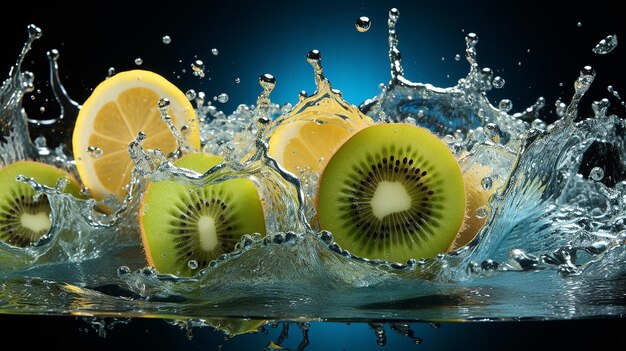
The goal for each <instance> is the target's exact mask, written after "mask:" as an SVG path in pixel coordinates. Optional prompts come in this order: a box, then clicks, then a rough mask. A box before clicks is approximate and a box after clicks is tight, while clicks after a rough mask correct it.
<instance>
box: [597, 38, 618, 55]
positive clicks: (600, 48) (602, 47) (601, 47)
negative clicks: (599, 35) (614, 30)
mask: <svg viewBox="0 0 626 351" xmlns="http://www.w3.org/2000/svg"><path fill="white" fill-rule="evenodd" d="M616 47H617V35H608V36H607V37H606V38H604V39H602V40H600V42H599V43H598V44H596V46H595V47H594V48H593V49H592V50H591V51H593V53H594V54H598V55H606V54H608V53H609V52H611V51H613V49H615V48H616Z"/></svg>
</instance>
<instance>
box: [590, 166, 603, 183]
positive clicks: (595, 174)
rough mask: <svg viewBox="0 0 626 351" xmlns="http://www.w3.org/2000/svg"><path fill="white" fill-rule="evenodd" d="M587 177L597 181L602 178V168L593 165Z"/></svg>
mask: <svg viewBox="0 0 626 351" xmlns="http://www.w3.org/2000/svg"><path fill="white" fill-rule="evenodd" d="M589 178H591V179H593V180H595V181H596V182H599V181H601V180H602V178H604V169H602V168H600V167H593V168H592V169H591V172H589Z"/></svg>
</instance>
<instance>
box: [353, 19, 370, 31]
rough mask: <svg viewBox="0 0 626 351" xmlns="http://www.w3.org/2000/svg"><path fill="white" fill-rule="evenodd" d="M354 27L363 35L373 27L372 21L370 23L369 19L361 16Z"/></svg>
mask: <svg viewBox="0 0 626 351" xmlns="http://www.w3.org/2000/svg"><path fill="white" fill-rule="evenodd" d="M354 26H355V27H356V30H358V31H359V32H361V33H364V32H367V31H368V30H369V29H370V27H371V26H372V21H370V19H369V17H366V16H361V17H359V18H357V19H356V21H354Z"/></svg>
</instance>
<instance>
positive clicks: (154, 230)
mask: <svg viewBox="0 0 626 351" xmlns="http://www.w3.org/2000/svg"><path fill="white" fill-rule="evenodd" d="M220 162H223V159H222V158H220V157H218V156H213V155H208V154H205V153H194V154H188V155H185V156H183V157H182V158H181V159H179V160H178V161H177V162H176V163H175V165H176V166H177V167H181V168H186V169H190V170H193V171H195V172H198V173H204V172H206V171H208V170H209V169H210V168H211V167H213V166H215V165H217V164H218V163H220ZM139 223H140V228H141V237H142V241H143V246H144V250H145V253H146V258H147V260H148V264H150V265H151V266H153V267H155V268H156V269H157V270H158V271H159V272H161V273H169V274H175V275H177V276H186V277H188V276H193V275H195V274H196V273H198V272H199V271H200V269H202V268H204V267H206V266H207V265H208V264H209V262H210V261H212V260H214V259H216V258H218V257H219V256H220V255H222V254H225V253H228V252H231V251H233V250H234V248H235V244H237V243H238V242H239V241H240V239H241V236H243V235H244V234H253V233H260V234H262V235H264V234H265V217H264V215H263V208H262V206H261V200H260V199H259V195H258V192H257V189H256V186H255V185H254V183H253V182H252V181H251V180H250V179H247V178H236V179H229V180H226V181H224V182H222V183H219V184H212V185H206V186H202V187H196V186H190V185H185V184H181V183H178V182H175V181H168V180H166V181H160V182H154V183H151V184H149V186H148V188H147V189H146V192H145V193H144V195H143V199H142V203H141V208H140V210H139ZM192 260H193V261H195V262H196V263H197V267H194V266H193V265H192V266H191V267H190V265H189V262H190V261H192Z"/></svg>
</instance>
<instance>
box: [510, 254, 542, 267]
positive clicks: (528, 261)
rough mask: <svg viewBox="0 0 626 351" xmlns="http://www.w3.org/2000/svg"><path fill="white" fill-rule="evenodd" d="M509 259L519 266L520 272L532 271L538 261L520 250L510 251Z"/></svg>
mask: <svg viewBox="0 0 626 351" xmlns="http://www.w3.org/2000/svg"><path fill="white" fill-rule="evenodd" d="M510 257H511V259H512V260H514V261H515V262H517V263H518V264H519V265H520V268H521V269H522V270H525V271H527V270H531V269H534V268H535V267H537V265H538V264H539V260H538V259H537V258H536V257H535V256H533V255H530V254H527V253H526V252H524V251H523V250H520V249H513V250H511V254H510Z"/></svg>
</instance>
